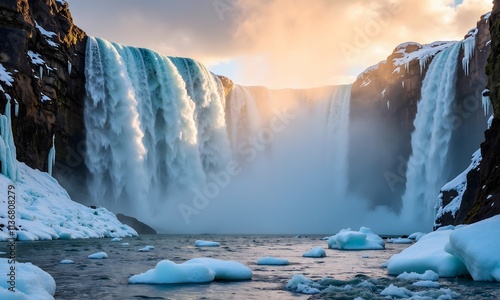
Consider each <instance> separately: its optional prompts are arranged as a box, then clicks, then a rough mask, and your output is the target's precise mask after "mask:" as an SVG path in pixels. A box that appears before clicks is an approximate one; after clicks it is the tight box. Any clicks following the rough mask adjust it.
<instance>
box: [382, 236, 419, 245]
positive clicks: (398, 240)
mask: <svg viewBox="0 0 500 300" xmlns="http://www.w3.org/2000/svg"><path fill="white" fill-rule="evenodd" d="M387 242H388V243H393V244H411V243H413V241H412V240H410V239H409V238H407V239H406V238H401V237H398V238H390V239H387Z"/></svg>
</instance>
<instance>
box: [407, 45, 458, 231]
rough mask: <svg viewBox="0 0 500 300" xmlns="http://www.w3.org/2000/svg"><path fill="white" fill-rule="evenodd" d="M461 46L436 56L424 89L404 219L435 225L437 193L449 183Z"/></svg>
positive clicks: (412, 142) (419, 110) (419, 106)
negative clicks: (447, 169)
mask: <svg viewBox="0 0 500 300" xmlns="http://www.w3.org/2000/svg"><path fill="white" fill-rule="evenodd" d="M461 47H462V43H461V42H458V43H456V44H455V45H453V46H452V47H450V48H448V49H446V50H444V51H443V52H441V53H439V54H438V55H436V57H435V58H434V59H433V61H432V63H431V65H430V66H429V70H428V71H427V75H426V76H425V79H424V82H423V86H422V96H421V99H420V101H419V102H418V105H417V115H416V117H415V121H414V126H415V130H414V132H413V133H412V136H411V145H412V154H411V156H410V159H409V161H408V165H407V171H406V191H405V193H404V195H403V214H402V215H403V217H404V218H405V219H407V220H411V221H415V220H419V223H421V224H429V226H428V227H431V226H432V220H433V219H434V216H433V208H434V204H435V201H436V194H437V192H438V191H439V189H440V188H441V186H443V184H445V183H446V182H447V179H448V176H447V174H446V160H447V153H448V148H449V142H450V139H451V135H452V131H453V127H454V124H455V123H454V121H456V120H455V119H454V112H453V110H452V104H453V101H454V100H455V91H456V88H455V85H456V80H457V63H458V55H459V51H460V48H461Z"/></svg>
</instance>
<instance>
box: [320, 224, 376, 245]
mask: <svg viewBox="0 0 500 300" xmlns="http://www.w3.org/2000/svg"><path fill="white" fill-rule="evenodd" d="M328 248H330V249H340V250H383V249H385V242H384V240H383V239H382V238H381V237H380V236H378V235H376V234H375V233H373V232H372V231H371V229H370V228H367V227H361V228H360V229H359V231H353V230H351V229H342V230H341V231H340V232H339V233H337V234H336V235H334V236H332V237H330V239H329V240H328Z"/></svg>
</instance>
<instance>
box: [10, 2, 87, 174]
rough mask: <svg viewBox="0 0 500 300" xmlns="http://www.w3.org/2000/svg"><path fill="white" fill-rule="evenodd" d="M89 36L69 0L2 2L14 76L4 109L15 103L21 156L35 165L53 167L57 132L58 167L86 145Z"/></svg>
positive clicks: (14, 123) (14, 124)
mask: <svg viewBox="0 0 500 300" xmlns="http://www.w3.org/2000/svg"><path fill="white" fill-rule="evenodd" d="M85 40H86V35H85V33H84V32H83V31H82V30H80V29H79V28H77V27H76V26H75V25H74V24H73V21H72V18H71V15H70V13H69V10H68V5H67V4H66V3H65V1H63V0H42V1H41V0H4V1H1V2H0V63H1V64H2V65H3V67H4V68H5V69H6V71H7V72H10V73H11V75H12V77H13V79H14V80H13V82H12V85H11V86H8V85H6V84H3V85H2V87H3V89H4V91H5V94H4V93H0V111H1V112H3V110H4V107H5V104H6V101H10V102H11V105H12V116H13V121H12V127H13V133H14V141H15V144H16V147H17V159H18V160H19V161H22V162H24V163H26V164H27V165H29V166H30V167H32V168H37V169H40V170H42V171H47V169H48V153H49V150H50V148H51V147H52V144H53V143H52V138H53V136H54V135H55V144H56V160H57V162H58V163H57V165H56V169H58V170H65V169H67V166H68V165H70V166H73V165H72V164H74V162H73V161H72V160H71V159H72V156H71V153H72V152H75V151H76V150H75V149H77V148H78V145H83V142H84V138H83V131H82V129H83V128H84V127H83V97H84V95H85V78H84V64H85ZM16 103H18V104H17V105H18V114H17V117H14V115H15V110H16ZM80 142H81V143H80ZM82 165H83V164H82ZM78 166H79V165H78ZM78 166H77V165H76V164H74V167H78ZM56 172H57V171H56ZM60 173H61V175H62V172H60Z"/></svg>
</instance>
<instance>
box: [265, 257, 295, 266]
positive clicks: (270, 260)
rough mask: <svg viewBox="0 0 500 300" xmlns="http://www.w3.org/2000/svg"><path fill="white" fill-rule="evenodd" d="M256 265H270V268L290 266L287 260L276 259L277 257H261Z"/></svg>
mask: <svg viewBox="0 0 500 300" xmlns="http://www.w3.org/2000/svg"><path fill="white" fill-rule="evenodd" d="M257 264H258V265H271V266H273V265H274V266H284V265H288V264H290V262H289V261H288V260H287V259H284V258H278V257H271V256H266V257H261V258H259V260H258V261H257Z"/></svg>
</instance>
